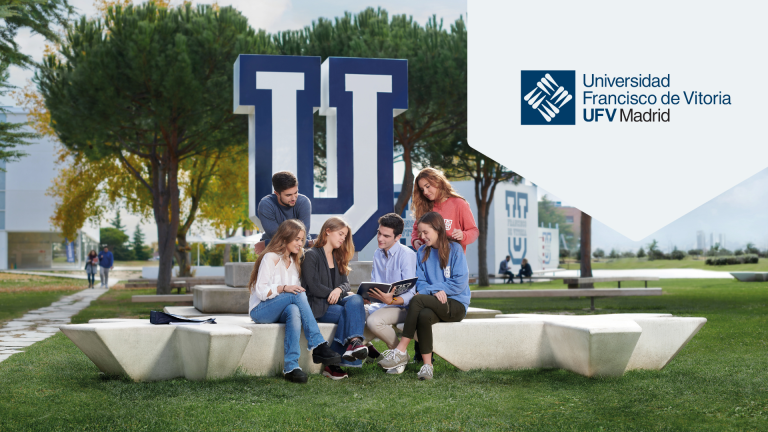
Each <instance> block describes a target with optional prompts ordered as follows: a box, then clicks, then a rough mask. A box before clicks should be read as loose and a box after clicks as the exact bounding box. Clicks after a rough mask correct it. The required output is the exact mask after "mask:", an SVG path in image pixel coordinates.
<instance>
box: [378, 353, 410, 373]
mask: <svg viewBox="0 0 768 432" xmlns="http://www.w3.org/2000/svg"><path fill="white" fill-rule="evenodd" d="M408 359H409V357H408V353H401V352H400V351H398V350H397V349H393V350H390V351H389V352H388V353H387V356H386V357H384V360H382V361H380V362H379V366H381V367H383V368H384V369H392V368H396V367H398V366H405V365H406V364H408Z"/></svg>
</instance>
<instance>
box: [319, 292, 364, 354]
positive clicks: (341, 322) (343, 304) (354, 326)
mask: <svg viewBox="0 0 768 432" xmlns="http://www.w3.org/2000/svg"><path fill="white" fill-rule="evenodd" d="M317 322H319V323H331V324H337V327H336V334H335V335H334V337H333V340H332V341H331V349H332V350H334V351H336V352H337V353H339V354H341V355H344V352H345V351H346V346H345V345H346V344H348V343H349V341H350V339H353V338H356V337H357V338H360V339H363V330H365V305H364V303H363V298H362V297H360V296H359V295H350V296H347V297H343V298H339V301H338V303H336V304H332V305H329V306H328V310H327V311H326V312H325V315H323V316H321V317H320V318H318V319H317ZM339 364H340V365H341V366H351V367H362V365H363V361H362V360H355V361H353V362H349V361H347V360H344V359H342V360H341V363H339Z"/></svg>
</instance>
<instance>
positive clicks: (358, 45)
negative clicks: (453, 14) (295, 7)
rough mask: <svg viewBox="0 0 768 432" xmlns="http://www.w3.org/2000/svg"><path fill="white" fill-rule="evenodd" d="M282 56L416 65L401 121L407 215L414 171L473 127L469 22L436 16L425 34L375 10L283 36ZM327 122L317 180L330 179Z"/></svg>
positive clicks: (319, 120)
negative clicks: (469, 94)
mask: <svg viewBox="0 0 768 432" xmlns="http://www.w3.org/2000/svg"><path fill="white" fill-rule="evenodd" d="M274 41H275V45H276V48H277V49H278V51H279V52H280V53H281V54H290V55H313V56H320V57H322V59H323V61H324V60H325V59H326V58H327V57H329V56H339V57H367V58H396V59H407V60H408V111H406V112H405V113H403V114H400V115H399V116H397V117H395V124H394V145H395V149H396V150H397V151H398V152H399V153H400V155H399V156H398V157H401V158H402V160H403V162H404V163H405V174H404V176H403V179H402V189H401V191H400V195H399V196H398V199H397V202H396V203H395V212H396V213H401V212H402V211H403V209H404V208H405V206H406V205H407V203H408V201H409V200H410V199H411V194H412V193H413V180H414V176H413V167H414V165H422V166H424V165H427V164H429V161H430V157H431V148H432V147H434V146H436V145H441V144H442V143H444V142H445V141H446V140H450V139H451V138H452V137H453V136H455V135H456V134H457V133H460V132H461V131H465V130H466V124H467V115H466V112H467V101H466V91H467V81H466V77H467V28H466V25H465V23H464V20H463V19H462V18H459V19H458V20H457V21H456V22H454V23H453V24H452V25H451V26H450V31H449V30H448V29H446V28H444V27H443V23H442V20H438V19H437V17H434V16H433V17H432V18H430V19H429V21H428V22H427V24H426V26H424V27H422V26H420V25H419V24H418V23H417V22H415V21H414V20H413V17H409V16H406V15H395V16H393V17H392V18H391V19H390V17H389V14H388V13H387V11H386V10H384V9H382V8H378V9H374V8H367V9H365V10H364V11H362V12H360V13H358V14H355V15H352V14H351V13H346V14H344V16H342V17H338V18H335V19H333V20H329V19H325V18H319V19H318V20H317V21H313V22H312V25H311V26H307V27H305V28H304V29H302V30H298V31H289V32H282V33H278V34H277V35H275V37H274ZM324 122H325V119H324V118H323V117H319V116H317V117H316V120H315V130H316V131H317V133H316V134H315V143H316V148H315V164H316V167H317V171H319V172H317V175H316V178H319V179H322V178H324V177H325V171H324V170H325V168H324V166H323V163H324V162H323V161H324V159H325V136H324V130H325V126H324Z"/></svg>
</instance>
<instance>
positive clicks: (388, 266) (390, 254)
mask: <svg viewBox="0 0 768 432" xmlns="http://www.w3.org/2000/svg"><path fill="white" fill-rule="evenodd" d="M415 277H416V252H414V251H413V249H411V248H409V247H407V246H404V245H403V244H402V243H399V242H398V243H395V244H393V245H392V247H391V248H389V250H388V251H387V253H386V254H385V253H384V250H382V249H376V251H375V252H374V253H373V269H372V270H371V282H379V283H388V284H391V283H394V282H399V281H401V280H404V279H411V278H415ZM414 295H416V288H415V287H414V288H411V289H410V290H408V291H406V292H404V293H403V294H401V295H400V296H399V297H400V298H401V299H403V304H402V305H385V304H384V303H371V305H370V306H369V308H368V311H369V313H373V312H374V311H375V310H378V309H380V308H382V307H407V306H408V303H409V302H410V301H411V299H412V298H413V296H414Z"/></svg>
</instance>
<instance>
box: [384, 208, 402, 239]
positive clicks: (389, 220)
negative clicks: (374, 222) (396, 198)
mask: <svg viewBox="0 0 768 432" xmlns="http://www.w3.org/2000/svg"><path fill="white" fill-rule="evenodd" d="M379 225H381V226H383V227H387V228H392V231H394V233H395V237H397V236H399V235H400V234H402V233H403V228H405V222H404V221H403V218H401V217H400V215H399V214H397V213H387V214H385V215H384V216H382V217H380V218H379Z"/></svg>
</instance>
